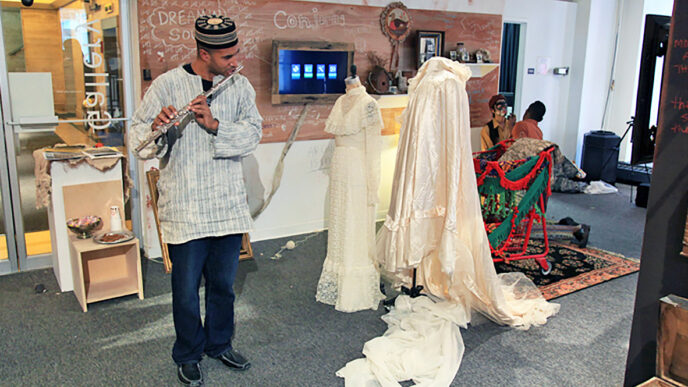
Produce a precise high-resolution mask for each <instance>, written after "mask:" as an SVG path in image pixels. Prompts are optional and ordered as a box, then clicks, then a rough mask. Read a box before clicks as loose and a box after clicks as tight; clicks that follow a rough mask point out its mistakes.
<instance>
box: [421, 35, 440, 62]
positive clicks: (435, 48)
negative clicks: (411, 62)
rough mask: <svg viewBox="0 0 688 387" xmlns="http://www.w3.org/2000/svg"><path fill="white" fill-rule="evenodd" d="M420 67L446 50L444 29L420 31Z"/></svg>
mask: <svg viewBox="0 0 688 387" xmlns="http://www.w3.org/2000/svg"><path fill="white" fill-rule="evenodd" d="M417 41H418V50H417V51H418V68H420V66H422V65H423V63H425V61H427V60H428V59H430V58H432V57H433V56H442V54H443V52H444V31H418V39H417Z"/></svg>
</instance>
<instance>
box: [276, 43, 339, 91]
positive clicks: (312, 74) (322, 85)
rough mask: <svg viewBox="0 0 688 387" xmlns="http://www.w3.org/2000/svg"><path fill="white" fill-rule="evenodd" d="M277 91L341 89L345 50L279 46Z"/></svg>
mask: <svg viewBox="0 0 688 387" xmlns="http://www.w3.org/2000/svg"><path fill="white" fill-rule="evenodd" d="M278 55H279V70H278V71H279V74H278V76H279V93H280V94H332V93H338V94H342V93H344V90H345V86H344V78H346V71H345V69H346V67H347V63H348V60H349V53H348V52H347V51H313V50H279V54H278Z"/></svg>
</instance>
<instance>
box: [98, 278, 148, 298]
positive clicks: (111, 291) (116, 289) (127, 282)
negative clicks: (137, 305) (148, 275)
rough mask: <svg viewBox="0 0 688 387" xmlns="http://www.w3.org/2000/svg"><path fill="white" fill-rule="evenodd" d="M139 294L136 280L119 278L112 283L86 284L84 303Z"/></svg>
mask: <svg viewBox="0 0 688 387" xmlns="http://www.w3.org/2000/svg"><path fill="white" fill-rule="evenodd" d="M138 292H139V286H138V283H137V281H136V278H120V279H116V280H112V281H104V282H97V283H88V284H86V302H87V303H91V302H97V301H103V300H109V299H111V298H117V297H122V296H128V295H130V294H136V293H138Z"/></svg>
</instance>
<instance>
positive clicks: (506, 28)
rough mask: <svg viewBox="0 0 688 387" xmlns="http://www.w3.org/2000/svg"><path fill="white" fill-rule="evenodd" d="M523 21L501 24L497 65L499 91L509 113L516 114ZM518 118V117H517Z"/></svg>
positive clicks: (523, 33) (522, 48)
mask: <svg viewBox="0 0 688 387" xmlns="http://www.w3.org/2000/svg"><path fill="white" fill-rule="evenodd" d="M525 30H526V25H525V23H504V24H503V26H502V54H501V64H500V67H499V93H500V94H502V95H504V97H506V102H507V105H508V106H509V107H510V111H509V112H510V113H512V112H513V113H515V114H517V115H518V113H519V112H517V111H514V110H515V109H514V107H516V106H520V102H521V101H520V97H521V96H520V94H521V93H520V89H521V84H522V83H523V77H522V72H523V50H524V44H523V42H524V41H525V39H523V37H524V36H525ZM519 118H520V117H519Z"/></svg>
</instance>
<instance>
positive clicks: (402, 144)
mask: <svg viewBox="0 0 688 387" xmlns="http://www.w3.org/2000/svg"><path fill="white" fill-rule="evenodd" d="M470 76H471V70H470V69H469V68H468V67H467V66H466V65H463V64H460V63H458V62H453V61H450V60H448V59H446V58H439V57H438V58H432V59H431V60H429V61H428V62H427V63H425V64H424V65H423V66H422V67H421V69H420V70H419V72H418V75H417V76H416V77H415V78H413V79H412V80H411V84H410V86H409V104H408V106H407V108H406V110H405V111H404V114H403V125H402V131H401V136H400V139H399V148H398V153H397V162H396V168H395V171H394V182H393V186H392V197H391V201H390V207H389V212H388V214H387V217H386V220H385V224H384V226H383V227H382V229H381V230H380V232H379V233H378V237H377V258H378V260H379V263H380V265H381V267H382V269H383V270H384V271H385V272H388V273H391V274H393V275H394V276H395V277H396V278H397V279H398V280H400V281H401V282H405V283H407V284H408V283H410V274H411V269H413V268H416V267H417V268H418V274H417V278H418V282H419V284H422V285H424V286H425V288H426V289H427V291H428V292H430V293H431V294H433V295H436V296H438V297H441V298H444V299H446V300H449V301H452V302H455V303H460V304H462V305H463V306H464V307H465V308H466V310H467V311H470V310H471V309H476V310H478V311H480V312H482V313H483V314H485V315H486V316H487V317H488V318H490V319H492V320H493V321H495V322H497V323H499V324H506V325H511V326H522V327H528V326H529V325H531V324H544V323H545V322H546V320H547V317H549V316H551V315H553V314H555V313H556V311H557V310H558V305H556V304H551V303H548V302H547V301H545V299H544V298H543V297H542V295H541V294H540V292H539V291H538V290H537V288H536V287H535V285H534V284H533V283H532V281H530V280H529V279H527V278H526V277H525V276H524V275H523V274H521V273H509V274H508V275H502V276H501V280H500V277H499V276H497V273H496V271H495V268H494V265H493V262H492V257H491V254H490V246H489V242H488V239H487V233H486V231H485V227H484V224H483V219H482V215H481V211H480V198H479V195H478V189H477V183H476V178H475V171H474V169H473V160H472V152H471V144H470V122H469V106H468V95H467V93H466V81H467V80H468V79H469V78H470ZM469 316H470V314H469Z"/></svg>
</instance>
